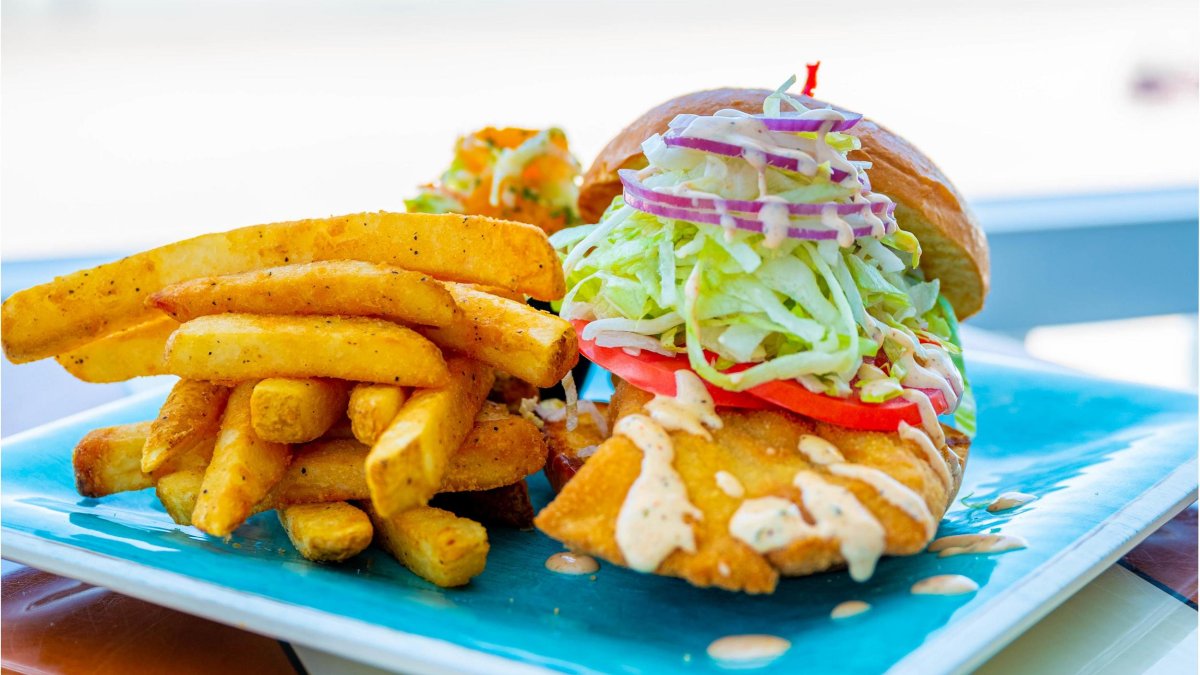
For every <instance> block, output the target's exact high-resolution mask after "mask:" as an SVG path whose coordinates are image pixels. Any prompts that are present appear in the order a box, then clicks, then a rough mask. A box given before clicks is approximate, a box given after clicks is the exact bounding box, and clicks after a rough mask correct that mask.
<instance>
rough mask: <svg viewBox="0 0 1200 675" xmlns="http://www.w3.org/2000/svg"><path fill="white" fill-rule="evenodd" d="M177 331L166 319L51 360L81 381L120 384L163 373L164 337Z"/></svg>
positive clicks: (143, 325) (148, 323)
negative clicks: (54, 360)
mask: <svg viewBox="0 0 1200 675" xmlns="http://www.w3.org/2000/svg"><path fill="white" fill-rule="evenodd" d="M176 328H179V322H178V321H176V320H174V319H172V318H171V317H169V316H159V317H155V318H153V319H150V320H149V321H146V322H145V323H140V324H138V325H136V326H132V327H130V328H126V329H125V330H122V331H118V332H116V333H112V334H111V335H106V336H104V337H102V338H100V339H98V340H95V341H93V342H89V343H87V344H85V345H83V346H82V347H79V348H77V349H72V350H71V351H69V352H67V353H65V354H60V355H58V356H56V357H54V358H55V359H56V360H57V361H58V363H59V365H61V366H62V367H63V368H64V369H66V371H67V372H68V373H71V374H72V375H74V376H75V377H77V378H79V379H81V380H83V381H84V382H123V381H125V380H132V379H133V378H135V377H144V376H147V375H162V374H164V373H166V372H167V371H166V360H165V358H164V357H165V355H166V345H167V338H169V337H171V333H174V332H175V329H176Z"/></svg>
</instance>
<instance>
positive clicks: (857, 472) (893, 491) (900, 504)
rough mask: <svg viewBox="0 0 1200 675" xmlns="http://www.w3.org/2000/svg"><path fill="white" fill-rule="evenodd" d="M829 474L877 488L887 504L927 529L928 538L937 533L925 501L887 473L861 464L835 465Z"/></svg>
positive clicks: (830, 468)
mask: <svg viewBox="0 0 1200 675" xmlns="http://www.w3.org/2000/svg"><path fill="white" fill-rule="evenodd" d="M829 472H830V473H832V474H834V475H835V476H843V477H845V478H853V479H854V480H857V481H861V482H863V483H866V484H867V485H870V486H871V487H873V488H875V491H876V492H878V493H879V496H880V497H881V498H883V500H884V501H885V502H887V503H889V504H891V505H892V506H895V507H896V508H898V509H900V510H901V511H903V512H904V513H906V514H908V516H909V517H910V518H912V519H913V520H915V521H917V522H918V523H920V524H921V526H922V527H924V528H925V537H926V538H929V537H932V536H933V534H934V532H936V531H937V522H936V521H935V520H934V519H933V514H932V513H930V512H929V506H928V505H926V504H925V500H924V499H922V498H921V497H920V495H918V494H917V493H915V492H913V491H912V490H911V489H910V488H909V487H908V486H907V485H905V484H904V483H901V482H900V481H898V480H896V479H895V478H892V477H891V476H889V475H887V474H886V473H884V472H882V471H880V470H878V469H874V468H871V467H869V466H862V465H861V464H833V465H831V466H830V467H829Z"/></svg>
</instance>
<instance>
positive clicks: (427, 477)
mask: <svg viewBox="0 0 1200 675" xmlns="http://www.w3.org/2000/svg"><path fill="white" fill-rule="evenodd" d="M447 366H448V368H449V370H450V377H449V378H448V382H447V384H445V385H444V386H442V387H438V388H436V389H424V390H421V391H418V392H416V393H415V394H413V396H412V398H410V399H409V400H408V402H407V403H405V404H404V407H403V408H401V409H400V413H399V414H398V415H396V419H395V420H393V421H392V424H391V426H389V427H388V428H387V431H384V432H383V435H381V436H380V437H379V440H378V441H376V442H375V445H374V446H373V447H372V448H371V454H369V455H368V456H367V485H368V486H369V487H370V489H371V501H372V502H373V503H374V504H375V507H376V508H377V509H378V510H379V512H380V513H381V514H383V515H385V516H392V515H395V514H397V513H399V512H401V511H404V510H406V509H410V508H413V507H415V506H421V505H423V504H425V503H426V502H428V501H429V498H430V497H432V496H433V495H434V493H436V492H437V491H438V488H439V487H440V486H441V484H442V479H443V478H444V476H445V474H446V465H447V464H449V460H450V457H451V455H452V454H453V453H454V451H455V450H457V449H458V447H459V446H460V445H462V442H463V440H465V439H466V437H467V435H468V434H469V433H470V431H471V428H472V426H473V425H474V421H475V416H476V414H478V412H479V409H480V408H481V407H482V406H483V401H484V398H485V397H486V396H487V393H488V391H489V390H491V388H492V381H493V379H494V375H493V374H492V369H491V368H489V367H487V366H485V365H483V364H482V363H479V362H478V361H472V360H470V359H467V358H462V357H456V358H452V359H451V360H450V362H449V363H448V364H447Z"/></svg>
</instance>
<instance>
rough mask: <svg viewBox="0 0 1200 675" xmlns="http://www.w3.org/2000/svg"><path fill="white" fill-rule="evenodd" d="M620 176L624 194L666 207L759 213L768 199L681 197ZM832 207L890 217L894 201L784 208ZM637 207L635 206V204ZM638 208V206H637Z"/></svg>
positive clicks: (801, 211) (624, 172) (630, 175)
mask: <svg viewBox="0 0 1200 675" xmlns="http://www.w3.org/2000/svg"><path fill="white" fill-rule="evenodd" d="M617 174H618V175H619V176H620V177H621V184H622V185H624V186H625V194H627V195H630V194H632V195H633V196H635V197H637V198H639V199H642V200H645V201H650V202H658V203H659V204H666V205H667V206H680V207H683V208H690V209H702V210H706V211H716V212H717V213H718V214H720V213H722V212H730V211H737V212H740V213H758V212H760V211H762V209H763V207H764V206H766V205H767V204H768V203H770V202H765V201H758V200H753V201H750V200H745V199H710V198H706V197H684V196H681V195H673V194H671V193H669V192H662V191H659V190H655V189H654V188H651V187H646V185H645V184H644V183H642V182H641V181H639V180H638V179H637V172H636V171H634V170H633V169H621V170H620V171H618V172H617ZM829 207H833V208H835V209H836V213H837V214H838V215H839V216H852V215H855V214H861V213H864V212H865V211H867V210H868V209H869V210H870V211H871V212H872V213H875V214H876V215H884V216H891V215H892V212H894V211H895V210H896V204H895V203H893V202H870V203H867V204H843V203H841V202H818V203H815V204H788V205H787V210H788V213H789V214H790V215H793V216H820V215H822V214H824V213H825V209H827V208H829ZM635 208H636V207H635ZM639 210H640V209H639Z"/></svg>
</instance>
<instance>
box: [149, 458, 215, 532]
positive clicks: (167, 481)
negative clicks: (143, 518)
mask: <svg viewBox="0 0 1200 675" xmlns="http://www.w3.org/2000/svg"><path fill="white" fill-rule="evenodd" d="M203 484H204V469H203V468H199V469H184V470H182V471H175V472H173V473H169V474H167V475H165V476H163V477H162V478H159V479H158V482H157V483H156V484H155V486H154V493H155V494H156V495H158V501H160V502H162V505H163V508H164V509H166V511H167V515H169V516H171V520H173V521H175V522H176V523H177V524H179V525H191V524H192V513H194V512H195V510H196V499H197V498H198V497H199V496H200V490H201V489H202V488H201V486H202V485H203Z"/></svg>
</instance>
